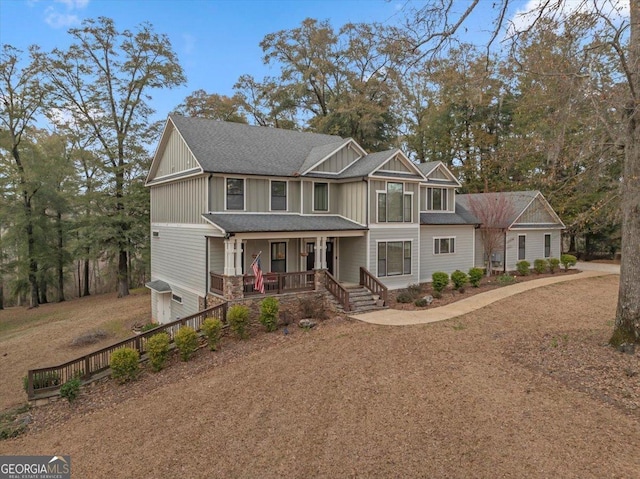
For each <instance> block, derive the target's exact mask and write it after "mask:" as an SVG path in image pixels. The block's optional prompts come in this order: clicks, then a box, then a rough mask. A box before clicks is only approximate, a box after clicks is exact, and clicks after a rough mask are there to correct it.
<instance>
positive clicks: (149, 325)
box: [140, 323, 160, 333]
mask: <svg viewBox="0 0 640 479" xmlns="http://www.w3.org/2000/svg"><path fill="white" fill-rule="evenodd" d="M158 326H160V325H159V324H158V323H147V324H144V325H142V327H141V328H140V331H141V332H143V333H144V332H146V331H150V330H151V329H155V328H157V327H158Z"/></svg>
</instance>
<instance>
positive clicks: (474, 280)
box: [469, 268, 484, 288]
mask: <svg viewBox="0 0 640 479" xmlns="http://www.w3.org/2000/svg"><path fill="white" fill-rule="evenodd" d="M483 276H484V271H483V270H482V268H471V269H470V270H469V282H470V283H471V286H473V287H474V288H477V287H479V286H480V281H482V277H483Z"/></svg>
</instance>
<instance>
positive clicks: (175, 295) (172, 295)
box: [171, 293, 182, 304]
mask: <svg viewBox="0 0 640 479" xmlns="http://www.w3.org/2000/svg"><path fill="white" fill-rule="evenodd" d="M176 298H178V299H176ZM171 301H173V302H174V303H178V304H182V296H178V295H177V294H176V293H171Z"/></svg>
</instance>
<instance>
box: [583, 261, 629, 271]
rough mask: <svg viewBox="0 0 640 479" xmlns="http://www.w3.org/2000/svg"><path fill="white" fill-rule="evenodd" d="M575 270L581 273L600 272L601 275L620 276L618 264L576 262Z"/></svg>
mask: <svg viewBox="0 0 640 479" xmlns="http://www.w3.org/2000/svg"><path fill="white" fill-rule="evenodd" d="M576 269H579V270H581V271H601V272H603V273H610V274H620V265H619V264H608V263H593V262H591V261H578V263H577V264H576Z"/></svg>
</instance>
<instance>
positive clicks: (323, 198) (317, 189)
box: [313, 183, 329, 211]
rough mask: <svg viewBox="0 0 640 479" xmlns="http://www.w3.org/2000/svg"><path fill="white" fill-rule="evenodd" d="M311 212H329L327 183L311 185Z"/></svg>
mask: <svg viewBox="0 0 640 479" xmlns="http://www.w3.org/2000/svg"><path fill="white" fill-rule="evenodd" d="M313 211H329V183H314V184H313Z"/></svg>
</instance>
